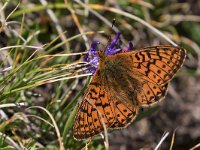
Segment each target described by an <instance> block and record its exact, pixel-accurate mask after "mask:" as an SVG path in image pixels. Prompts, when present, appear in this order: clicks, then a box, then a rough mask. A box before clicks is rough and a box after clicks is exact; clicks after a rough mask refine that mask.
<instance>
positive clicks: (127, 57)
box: [74, 38, 186, 140]
mask: <svg viewBox="0 0 200 150" xmlns="http://www.w3.org/2000/svg"><path fill="white" fill-rule="evenodd" d="M115 39H116V38H115ZM115 39H114V40H115ZM116 41H117V40H116ZM116 41H114V46H113V47H111V48H113V49H114V50H117V48H116ZM111 44H112V43H111ZM129 47H131V46H129ZM113 49H112V50H113ZM106 50H108V48H107V49H106ZM97 55H98V62H99V64H98V67H97V70H95V73H94V77H93V79H92V81H91V83H90V85H89V88H88V90H87V92H86V94H85V96H84V98H83V100H82V102H81V104H80V106H79V108H78V111H77V113H76V117H75V123H74V138H75V139H77V140H81V139H87V138H90V137H92V136H94V135H97V134H99V133H101V132H102V131H103V130H104V128H103V123H102V121H103V122H104V124H105V125H106V128H112V129H116V128H124V127H126V126H127V125H129V124H130V123H131V122H132V121H133V120H134V119H135V117H136V115H137V113H138V108H139V107H148V106H151V105H153V104H155V103H157V102H159V101H160V100H161V99H163V98H164V97H165V95H166V91H167V87H168V83H169V81H170V80H171V79H172V78H173V76H174V74H175V73H176V72H177V71H178V70H179V68H180V67H181V66H182V64H183V62H184V60H185V57H186V51H185V50H184V49H183V48H180V47H175V46H154V47H147V48H142V49H136V50H132V51H128V52H122V51H121V50H117V52H116V53H115V54H112V55H109V53H107V54H106V52H105V51H98V53H97Z"/></svg>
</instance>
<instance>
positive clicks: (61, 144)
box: [27, 106, 65, 150]
mask: <svg viewBox="0 0 200 150" xmlns="http://www.w3.org/2000/svg"><path fill="white" fill-rule="evenodd" d="M33 108H37V109H41V110H43V111H45V112H46V113H47V114H48V116H49V117H50V118H51V120H52V122H53V125H54V128H55V130H56V134H57V137H58V142H59V145H60V150H64V149H65V148H64V145H63V142H62V137H61V134H60V131H59V129H58V126H57V124H56V121H55V120H54V118H53V116H52V115H51V113H50V112H49V111H48V110H47V109H45V108H43V107H41V106H31V107H29V108H27V109H33Z"/></svg>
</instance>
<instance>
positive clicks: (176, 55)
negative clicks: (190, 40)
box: [119, 46, 186, 85]
mask: <svg viewBox="0 0 200 150" xmlns="http://www.w3.org/2000/svg"><path fill="white" fill-rule="evenodd" d="M119 55H129V57H130V58H131V59H132V64H131V65H130V67H131V69H132V71H133V72H138V73H140V75H141V76H142V77H143V79H145V80H147V81H149V82H153V83H155V84H158V85H162V84H165V83H166V82H168V81H169V80H170V79H172V77H173V76H174V74H175V73H176V72H177V71H178V70H179V68H180V67H181V66H182V64H183V62H184V60H185V57H186V51H185V50H184V49H182V48H180V47H174V46H155V47H147V48H143V49H139V50H135V51H132V52H130V53H129V54H128V53H121V54H119Z"/></svg>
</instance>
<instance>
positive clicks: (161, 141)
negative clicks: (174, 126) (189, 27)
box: [154, 132, 169, 150]
mask: <svg viewBox="0 0 200 150" xmlns="http://www.w3.org/2000/svg"><path fill="white" fill-rule="evenodd" d="M168 135H169V132H167V133H165V135H164V136H163V137H162V138H161V140H160V142H159V143H158V144H157V146H156V148H155V149H154V150H158V149H159V147H160V146H161V144H162V143H163V141H164V140H165V139H166V138H167V136H168Z"/></svg>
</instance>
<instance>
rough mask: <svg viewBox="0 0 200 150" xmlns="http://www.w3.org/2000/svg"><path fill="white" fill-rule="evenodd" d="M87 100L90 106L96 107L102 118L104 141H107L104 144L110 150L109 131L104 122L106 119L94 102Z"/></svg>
mask: <svg viewBox="0 0 200 150" xmlns="http://www.w3.org/2000/svg"><path fill="white" fill-rule="evenodd" d="M86 100H87V101H88V103H90V105H92V107H94V108H95V109H96V110H97V112H98V114H99V117H100V118H101V123H102V124H103V129H104V139H105V141H104V144H105V148H106V150H109V141H108V131H107V128H106V124H105V122H104V118H103V117H102V114H101V112H100V111H99V110H98V108H97V107H96V106H95V105H94V104H93V103H92V102H90V100H89V99H88V98H86Z"/></svg>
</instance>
